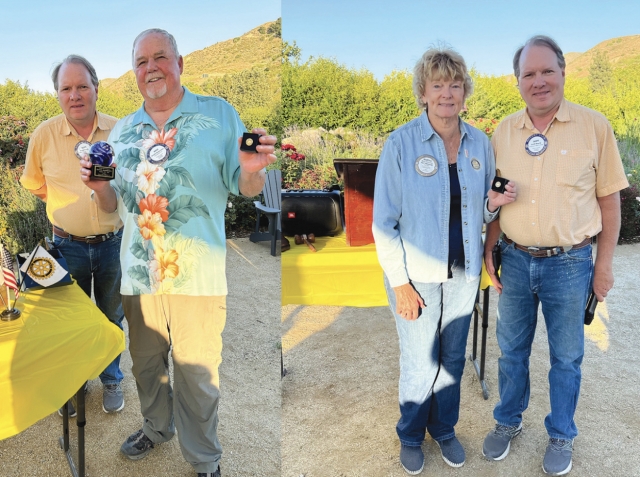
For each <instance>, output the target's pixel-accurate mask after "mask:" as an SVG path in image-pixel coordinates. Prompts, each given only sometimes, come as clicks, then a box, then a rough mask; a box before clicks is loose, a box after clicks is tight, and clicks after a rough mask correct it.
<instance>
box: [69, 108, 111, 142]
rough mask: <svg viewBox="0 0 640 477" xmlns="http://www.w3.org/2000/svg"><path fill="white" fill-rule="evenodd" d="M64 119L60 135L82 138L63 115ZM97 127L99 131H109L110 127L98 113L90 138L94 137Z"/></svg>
mask: <svg viewBox="0 0 640 477" xmlns="http://www.w3.org/2000/svg"><path fill="white" fill-rule="evenodd" d="M62 118H63V120H62V121H61V122H60V128H59V131H60V134H61V135H63V136H70V135H74V136H76V137H78V138H80V135H79V134H78V132H77V131H76V130H75V128H74V127H73V126H71V124H70V123H69V120H68V119H67V117H66V116H65V115H64V114H62ZM96 126H97V128H98V129H102V130H106V129H109V125H108V124H107V123H106V122H105V118H103V117H102V115H101V114H100V113H98V112H97V111H96V114H95V116H94V118H93V127H92V128H91V136H89V137H93V135H94V134H95V132H96Z"/></svg>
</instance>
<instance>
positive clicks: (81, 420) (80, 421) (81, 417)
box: [76, 385, 87, 477]
mask: <svg viewBox="0 0 640 477" xmlns="http://www.w3.org/2000/svg"><path fill="white" fill-rule="evenodd" d="M76 396H77V399H76V401H77V403H78V409H77V410H76V411H77V413H78V416H77V418H76V424H77V425H78V468H79V472H78V476H79V477H85V475H84V463H85V462H84V426H85V424H86V423H87V421H86V419H85V399H84V385H83V386H82V387H81V388H80V390H79V391H78V394H77V395H76Z"/></svg>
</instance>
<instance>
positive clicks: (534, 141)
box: [524, 134, 549, 156]
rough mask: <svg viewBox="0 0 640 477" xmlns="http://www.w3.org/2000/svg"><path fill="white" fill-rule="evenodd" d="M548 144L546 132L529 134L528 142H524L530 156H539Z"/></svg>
mask: <svg viewBox="0 0 640 477" xmlns="http://www.w3.org/2000/svg"><path fill="white" fill-rule="evenodd" d="M548 145H549V141H547V138H546V137H545V135H544V134H533V135H532V136H529V139H527V142H525V143H524V149H525V150H526V151H527V154H529V155H530V156H539V155H540V154H542V153H543V152H544V151H546V150H547V146H548Z"/></svg>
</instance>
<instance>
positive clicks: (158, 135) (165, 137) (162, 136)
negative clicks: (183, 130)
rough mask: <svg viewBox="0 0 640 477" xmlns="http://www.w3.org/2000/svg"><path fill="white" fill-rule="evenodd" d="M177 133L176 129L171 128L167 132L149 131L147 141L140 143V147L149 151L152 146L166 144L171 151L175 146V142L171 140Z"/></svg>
mask: <svg viewBox="0 0 640 477" xmlns="http://www.w3.org/2000/svg"><path fill="white" fill-rule="evenodd" d="M177 133H178V128H171V129H169V130H168V131H164V130H162V131H156V130H154V131H151V134H150V135H149V137H148V138H147V139H145V140H144V141H142V147H143V148H144V149H149V148H150V147H151V146H153V145H154V144H166V145H167V147H168V148H169V151H173V148H174V147H175V145H176V140H175V139H174V138H173V137H174V136H175V135H176V134H177Z"/></svg>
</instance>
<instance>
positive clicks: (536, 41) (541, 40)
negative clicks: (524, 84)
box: [513, 35, 567, 78]
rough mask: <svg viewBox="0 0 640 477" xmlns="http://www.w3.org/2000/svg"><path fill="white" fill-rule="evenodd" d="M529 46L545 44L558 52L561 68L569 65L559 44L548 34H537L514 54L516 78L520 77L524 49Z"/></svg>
mask: <svg viewBox="0 0 640 477" xmlns="http://www.w3.org/2000/svg"><path fill="white" fill-rule="evenodd" d="M527 46H545V47H547V48H549V49H550V50H551V51H553V52H554V53H555V54H556V57H557V58H558V66H559V67H560V69H561V70H564V68H565V66H567V62H566V61H565V59H564V54H563V53H562V50H561V49H560V47H559V46H558V44H557V43H556V42H555V41H554V40H553V39H552V38H550V37H548V36H545V35H536V36H532V37H531V38H529V39H528V40H527V41H526V42H525V44H524V45H522V46H521V47H520V48H518V50H517V51H516V54H515V55H513V74H514V75H515V77H516V78H519V77H520V57H521V56H522V50H524V49H525V48H526V47H527Z"/></svg>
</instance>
